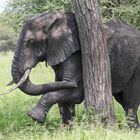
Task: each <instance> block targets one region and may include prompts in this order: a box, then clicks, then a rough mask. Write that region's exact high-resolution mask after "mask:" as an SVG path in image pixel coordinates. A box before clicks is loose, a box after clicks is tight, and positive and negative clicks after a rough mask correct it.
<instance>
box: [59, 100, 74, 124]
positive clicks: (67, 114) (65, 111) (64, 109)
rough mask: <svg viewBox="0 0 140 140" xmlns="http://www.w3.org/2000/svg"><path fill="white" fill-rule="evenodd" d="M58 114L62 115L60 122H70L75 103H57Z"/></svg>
mask: <svg viewBox="0 0 140 140" xmlns="http://www.w3.org/2000/svg"><path fill="white" fill-rule="evenodd" d="M58 106H59V111H60V115H61V116H62V123H64V124H70V123H71V122H72V121H73V119H74V117H75V104H72V103H66V102H63V103H58Z"/></svg>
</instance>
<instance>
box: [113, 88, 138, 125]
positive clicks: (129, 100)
mask: <svg viewBox="0 0 140 140" xmlns="http://www.w3.org/2000/svg"><path fill="white" fill-rule="evenodd" d="M132 96H133V95H132V93H129V92H126V91H125V92H124V91H122V92H119V93H117V94H114V98H115V99H116V100H117V101H118V102H119V103H120V104H121V105H122V107H123V109H124V111H125V115H126V117H127V123H128V125H129V127H139V121H138V117H137V110H138V104H137V103H135V99H133V98H134V97H132Z"/></svg>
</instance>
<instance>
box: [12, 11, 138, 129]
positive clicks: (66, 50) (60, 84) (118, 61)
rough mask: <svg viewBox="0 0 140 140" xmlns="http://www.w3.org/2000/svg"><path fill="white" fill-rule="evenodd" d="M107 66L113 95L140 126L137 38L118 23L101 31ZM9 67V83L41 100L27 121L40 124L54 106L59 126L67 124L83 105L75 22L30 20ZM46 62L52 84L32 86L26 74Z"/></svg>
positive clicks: (61, 17)
mask: <svg viewBox="0 0 140 140" xmlns="http://www.w3.org/2000/svg"><path fill="white" fill-rule="evenodd" d="M103 30H104V32H105V34H106V39H107V46H108V50H109V57H110V63H111V77H112V91H113V95H114V97H115V99H116V100H117V101H118V102H119V103H120V104H121V105H122V107H123V108H124V110H125V112H126V116H128V117H129V120H131V121H132V122H133V123H134V125H137V126H138V125H139V122H138V118H137V109H138V106H139V103H140V87H139V83H140V33H139V32H138V31H136V30H135V29H134V28H133V27H131V26H129V25H127V24H126V23H123V22H121V21H110V22H108V23H106V24H104V25H103ZM17 46H18V47H17V50H16V52H15V55H14V58H13V63H12V77H13V81H14V82H15V83H16V84H17V85H18V86H19V89H20V90H22V91H23V92H25V93H26V94H29V95H42V97H41V98H40V100H39V102H38V104H37V106H36V107H34V108H33V109H32V110H31V111H30V112H29V113H28V115H29V116H30V117H31V118H33V119H34V120H36V121H38V122H44V121H45V117H46V114H47V112H48V111H49V109H50V108H51V107H52V105H54V104H55V103H58V105H59V109H60V113H61V115H62V120H63V122H64V123H68V122H69V121H71V120H72V118H73V116H74V114H75V110H74V107H75V104H77V103H80V102H82V101H83V97H84V92H83V82H82V62H81V51H80V42H79V37H78V29H77V24H76V20H75V16H74V14H73V13H70V12H49V13H45V14H42V15H40V16H37V17H33V18H32V19H30V20H28V21H27V22H26V23H25V25H24V26H23V28H22V30H21V33H20V37H19V40H18V43H17ZM40 61H46V62H47V63H48V65H50V66H51V67H52V68H53V70H54V72H55V77H56V81H55V82H54V83H48V84H43V85H34V84H33V83H31V81H30V79H29V73H30V70H31V69H32V68H33V67H35V66H36V64H37V63H38V62H40Z"/></svg>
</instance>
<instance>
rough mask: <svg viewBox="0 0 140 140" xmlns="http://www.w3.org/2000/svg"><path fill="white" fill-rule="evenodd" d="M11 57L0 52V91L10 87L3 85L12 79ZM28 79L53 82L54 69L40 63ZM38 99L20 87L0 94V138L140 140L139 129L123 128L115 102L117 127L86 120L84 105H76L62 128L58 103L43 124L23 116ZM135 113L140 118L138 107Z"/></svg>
mask: <svg viewBox="0 0 140 140" xmlns="http://www.w3.org/2000/svg"><path fill="white" fill-rule="evenodd" d="M12 57H13V53H8V54H7V55H3V54H2V53H0V92H1V91H3V90H6V89H8V88H9V87H6V86H5V85H6V84H7V83H8V82H9V81H10V80H11V79H12V78H11V62H12ZM40 71H41V72H40ZM44 74H45V75H44ZM31 80H32V81H33V82H34V83H45V82H50V81H53V80H54V75H53V71H52V70H51V69H50V68H47V70H46V68H45V67H44V63H42V64H39V65H38V67H37V68H35V69H33V71H32V73H31ZM38 98H39V97H31V96H28V95H25V94H24V93H22V92H21V91H20V90H16V91H14V92H12V93H10V94H9V95H5V96H0V140H27V139H29V140H132V139H133V140H140V130H129V129H128V128H127V127H126V124H125V117H124V112H123V110H122V108H121V106H120V105H119V104H118V103H117V102H115V101H114V107H115V113H116V116H117V120H118V123H117V125H116V127H113V128H111V127H110V128H104V127H102V126H101V125H100V124H98V125H96V126H95V124H94V123H92V122H93V121H87V117H86V116H85V115H84V108H83V104H81V105H77V106H76V113H77V115H76V119H75V121H74V122H73V124H72V126H71V127H64V126H63V125H62V124H61V118H60V115H59V111H58V108H57V105H56V106H54V107H53V108H52V109H51V111H50V112H49V114H48V117H47V119H46V122H45V124H44V125H39V124H38V123H36V122H34V121H32V120H31V119H30V118H29V117H28V116H27V115H26V113H27V112H28V111H29V110H30V109H31V108H32V107H34V105H35V104H36V103H37V100H38ZM138 115H139V119H140V110H139V112H138Z"/></svg>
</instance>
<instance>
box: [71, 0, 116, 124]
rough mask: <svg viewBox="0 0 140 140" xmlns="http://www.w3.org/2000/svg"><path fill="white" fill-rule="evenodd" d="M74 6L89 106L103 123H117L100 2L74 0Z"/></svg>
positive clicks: (87, 105) (95, 0)
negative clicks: (104, 121)
mask: <svg viewBox="0 0 140 140" xmlns="http://www.w3.org/2000/svg"><path fill="white" fill-rule="evenodd" d="M72 3H73V7H74V11H75V16H76V20H77V24H78V29H79V36H80V43H81V48H82V64H83V82H84V92H85V106H86V108H93V107H94V108H95V112H96V114H97V116H98V117H100V119H101V120H103V119H105V120H106V121H107V123H114V122H115V115H114V111H113V106H112V89H111V72H110V61H109V55H108V49H107V45H106V39H105V34H104V35H103V30H102V22H101V18H100V15H99V7H98V0H72ZM101 120H100V121H101Z"/></svg>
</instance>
